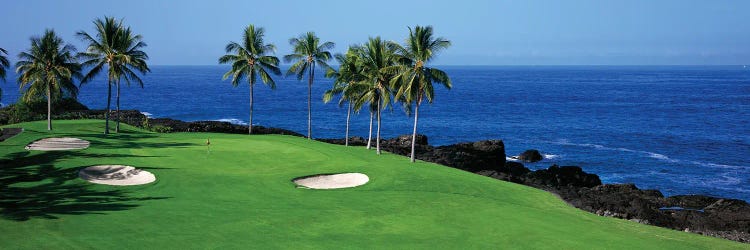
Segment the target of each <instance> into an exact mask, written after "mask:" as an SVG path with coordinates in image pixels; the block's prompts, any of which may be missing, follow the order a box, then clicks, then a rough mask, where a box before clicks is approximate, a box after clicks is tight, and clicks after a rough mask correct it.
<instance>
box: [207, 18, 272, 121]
mask: <svg viewBox="0 0 750 250" xmlns="http://www.w3.org/2000/svg"><path fill="white" fill-rule="evenodd" d="M264 34H265V30H264V29H263V28H260V27H259V28H257V29H256V28H255V26H253V25H252V24H251V25H249V26H247V28H245V32H244V34H243V35H242V43H241V44H240V43H236V42H230V43H229V44H227V46H226V51H227V53H231V54H227V55H224V56H222V57H220V58H219V63H221V64H225V63H231V64H232V69H230V70H229V71H227V73H226V74H224V77H223V78H222V80H226V79H227V78H229V77H230V76H231V77H232V85H233V86H234V87H237V85H239V84H240V81H241V80H242V78H247V82H248V84H250V122H249V123H248V124H249V126H248V131H247V133H248V134H252V133H253V86H254V85H255V82H256V81H257V78H258V76H260V79H261V80H262V81H263V83H264V84H266V85H268V87H270V88H271V89H276V82H274V81H273V78H271V75H270V74H268V71H270V72H271V73H273V74H276V75H280V74H281V70H279V58H277V57H275V56H270V55H268V54H269V53H273V52H274V51H275V50H276V47H275V46H274V45H273V44H265V43H264V42H263V35H264Z"/></svg>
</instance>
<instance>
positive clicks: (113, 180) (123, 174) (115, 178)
mask: <svg viewBox="0 0 750 250" xmlns="http://www.w3.org/2000/svg"><path fill="white" fill-rule="evenodd" d="M78 176H79V177H81V179H84V180H87V181H89V182H92V183H97V184H105V185H114V186H130V185H142V184H147V183H151V182H154V181H156V176H154V174H152V173H150V172H148V171H144V170H140V169H137V168H134V167H131V166H123V165H100V166H91V167H87V168H84V169H81V171H79V172H78Z"/></svg>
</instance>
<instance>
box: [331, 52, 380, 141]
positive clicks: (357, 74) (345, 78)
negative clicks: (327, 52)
mask: <svg viewBox="0 0 750 250" xmlns="http://www.w3.org/2000/svg"><path fill="white" fill-rule="evenodd" d="M357 53H358V52H357V49H356V48H352V47H350V48H349V50H347V52H346V54H344V55H342V54H336V55H335V56H334V57H335V58H336V61H337V62H338V63H339V69H338V70H336V69H334V68H329V69H328V71H327V72H326V77H329V78H333V87H332V88H331V89H329V90H327V91H326V92H325V93H324V94H323V101H324V102H326V103H328V102H330V101H331V100H332V99H333V97H334V96H335V95H341V99H339V102H338V104H339V106H341V105H342V104H343V103H346V133H345V136H344V137H345V138H344V140H345V143H344V145H345V146H349V121H350V120H351V114H352V102H356V103H357V104H355V107H354V110H355V112H359V110H360V109H361V107H362V105H361V103H359V102H357V100H358V98H357V96H356V95H357V94H359V92H357V91H356V90H355V89H354V88H353V86H354V85H355V84H356V83H357V82H359V81H362V80H363V78H364V76H363V75H362V66H361V65H360V64H361V62H360V61H359V57H358V55H357ZM370 117H372V115H370ZM370 137H372V119H370ZM368 143H369V139H368ZM368 148H369V147H368Z"/></svg>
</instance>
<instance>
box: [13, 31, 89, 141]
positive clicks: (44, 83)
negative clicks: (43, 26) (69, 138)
mask: <svg viewBox="0 0 750 250" xmlns="http://www.w3.org/2000/svg"><path fill="white" fill-rule="evenodd" d="M75 52H76V49H75V47H73V45H70V44H65V43H64V42H63V40H62V39H61V38H60V37H58V36H57V35H56V34H55V32H54V31H53V30H51V29H48V30H45V31H44V35H43V36H42V37H41V38H39V37H32V38H31V48H29V49H28V50H27V51H25V52H21V53H20V54H18V59H19V61H18V62H17V63H16V72H17V73H18V83H19V84H20V85H21V89H24V88H27V89H26V91H24V94H23V99H24V100H25V101H30V100H32V99H33V98H35V97H38V96H42V95H44V96H45V97H46V98H47V130H52V99H53V98H56V97H59V96H61V95H62V92H63V91H66V92H67V93H69V94H70V95H72V96H73V97H75V96H76V95H77V94H78V88H77V87H76V85H75V84H74V83H73V78H81V65H80V64H79V63H78V61H77V60H76V57H75Z"/></svg>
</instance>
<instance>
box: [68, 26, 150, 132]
mask: <svg viewBox="0 0 750 250" xmlns="http://www.w3.org/2000/svg"><path fill="white" fill-rule="evenodd" d="M94 27H95V29H96V35H95V36H91V35H89V34H88V33H86V32H84V31H79V32H78V33H76V35H77V36H78V37H79V38H80V39H81V40H83V41H84V42H87V43H88V47H87V49H86V51H85V52H83V53H79V56H80V57H81V58H83V59H84V60H85V61H84V62H83V66H85V67H88V68H90V70H89V72H88V73H86V75H85V76H84V78H83V80H82V81H81V84H84V83H87V82H89V81H91V80H92V79H94V77H96V76H97V75H98V74H99V73H100V72H102V70H104V68H105V67H106V69H107V110H106V112H105V115H104V117H105V120H106V121H105V129H104V134H109V115H110V112H111V100H112V85H115V86H116V87H117V114H118V119H117V126H116V128H115V131H117V132H119V127H120V126H119V123H120V119H119V114H120V112H119V111H120V81H121V80H122V79H123V78H124V79H125V81H126V83H128V85H130V82H131V81H135V82H136V83H138V84H139V85H140V86H141V87H143V81H142V80H141V78H140V77H139V76H138V74H136V72H139V73H141V74H145V73H146V72H150V69H149V68H148V65H147V64H146V60H148V55H147V54H146V53H145V52H143V51H142V50H141V49H143V48H144V47H146V43H144V42H143V41H142V37H141V35H134V34H133V33H132V31H131V30H130V28H129V27H124V26H123V24H122V20H119V21H118V20H115V18H114V17H104V19H99V18H97V19H96V20H94Z"/></svg>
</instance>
